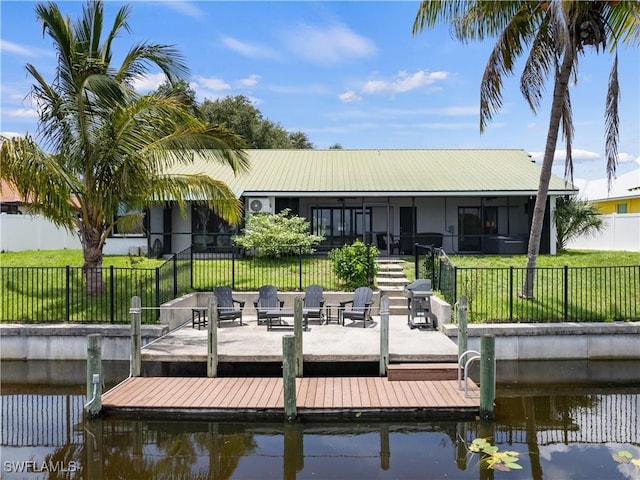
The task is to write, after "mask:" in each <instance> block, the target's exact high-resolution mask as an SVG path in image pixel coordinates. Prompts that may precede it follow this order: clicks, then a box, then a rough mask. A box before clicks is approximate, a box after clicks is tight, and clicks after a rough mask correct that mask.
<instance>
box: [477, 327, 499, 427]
mask: <svg viewBox="0 0 640 480" xmlns="http://www.w3.org/2000/svg"><path fill="white" fill-rule="evenodd" d="M495 399H496V337H495V336H493V335H483V336H482V337H481V338H480V417H481V418H483V419H485V420H491V419H492V418H493V404H494V402H495Z"/></svg>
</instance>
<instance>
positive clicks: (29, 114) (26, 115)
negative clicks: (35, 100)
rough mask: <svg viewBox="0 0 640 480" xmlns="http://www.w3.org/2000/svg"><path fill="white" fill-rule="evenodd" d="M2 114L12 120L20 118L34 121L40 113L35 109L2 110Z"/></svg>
mask: <svg viewBox="0 0 640 480" xmlns="http://www.w3.org/2000/svg"><path fill="white" fill-rule="evenodd" d="M2 114H3V115H6V116H7V117H10V118H19V119H27V120H34V119H37V118H38V112H37V111H36V109H35V108H14V109H8V110H5V109H4V108H3V109H2Z"/></svg>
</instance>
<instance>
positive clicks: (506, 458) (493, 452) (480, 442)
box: [469, 438, 522, 472]
mask: <svg viewBox="0 0 640 480" xmlns="http://www.w3.org/2000/svg"><path fill="white" fill-rule="evenodd" d="M469 451H470V452H471V453H482V460H483V462H484V463H485V465H486V467H487V468H489V469H491V470H500V471H503V472H508V471H510V470H521V469H522V465H520V464H519V463H518V460H520V453H519V452H515V451H511V450H507V451H504V452H501V451H499V449H498V447H496V446H495V445H491V443H490V442H488V441H487V439H486V438H476V439H474V440H473V441H472V442H471V445H469Z"/></svg>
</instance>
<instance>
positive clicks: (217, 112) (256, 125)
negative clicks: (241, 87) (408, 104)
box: [198, 95, 313, 149]
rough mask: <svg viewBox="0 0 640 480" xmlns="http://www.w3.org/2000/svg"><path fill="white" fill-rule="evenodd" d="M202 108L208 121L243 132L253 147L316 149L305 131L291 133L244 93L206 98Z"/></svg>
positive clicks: (247, 141)
mask: <svg viewBox="0 0 640 480" xmlns="http://www.w3.org/2000/svg"><path fill="white" fill-rule="evenodd" d="M198 111H199V115H200V117H201V118H202V119H203V120H205V121H206V122H209V123H212V124H219V125H224V126H225V127H226V128H228V129H229V130H231V131H232V132H233V133H235V134H236V135H240V136H241V137H242V138H244V140H245V142H246V143H247V145H248V147H249V148H294V149H311V148H313V144H312V143H311V141H310V140H309V138H308V137H307V135H306V134H305V133H303V132H288V131H287V130H285V129H284V128H283V127H282V125H280V124H279V123H274V122H272V121H271V120H269V119H266V118H264V117H263V116H262V112H260V110H259V109H257V108H256V107H255V106H254V105H253V103H251V100H249V99H248V98H247V97H245V96H244V95H236V96H234V97H225V98H222V99H217V100H209V99H206V100H205V101H204V102H202V104H201V105H200V107H199V109H198Z"/></svg>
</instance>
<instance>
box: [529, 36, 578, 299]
mask: <svg viewBox="0 0 640 480" xmlns="http://www.w3.org/2000/svg"><path fill="white" fill-rule="evenodd" d="M574 60H575V50H574V48H573V46H571V45H568V46H567V49H566V51H565V54H564V58H563V60H562V66H561V67H560V71H559V72H557V73H556V76H555V86H554V89H553V102H552V103H551V117H550V119H549V130H548V132H547V142H546V146H545V149H544V159H543V161H542V170H541V171H540V182H539V184H538V194H537V196H536V203H535V206H534V208H533V218H532V220H531V231H530V233H529V246H528V249H527V271H526V275H525V279H524V284H523V286H522V291H521V293H520V296H521V297H523V298H528V299H532V298H533V285H534V281H535V274H536V264H537V262H538V254H539V253H540V239H541V238H542V229H543V226H544V212H545V209H546V205H547V197H548V195H549V181H550V180H551V167H552V166H553V157H554V154H555V151H556V145H557V143H558V133H559V131H560V121H561V120H562V112H563V105H564V102H565V97H566V95H567V91H568V88H569V78H570V76H571V69H572V67H573V63H574Z"/></svg>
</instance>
